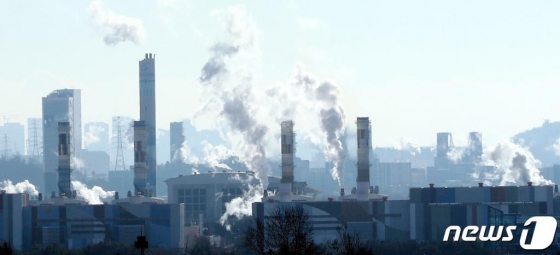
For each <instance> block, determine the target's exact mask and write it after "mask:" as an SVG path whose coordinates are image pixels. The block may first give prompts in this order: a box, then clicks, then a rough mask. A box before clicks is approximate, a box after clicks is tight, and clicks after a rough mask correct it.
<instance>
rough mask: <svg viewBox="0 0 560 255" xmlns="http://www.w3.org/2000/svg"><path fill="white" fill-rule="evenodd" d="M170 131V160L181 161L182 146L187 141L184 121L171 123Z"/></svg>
mask: <svg viewBox="0 0 560 255" xmlns="http://www.w3.org/2000/svg"><path fill="white" fill-rule="evenodd" d="M169 132H170V135H169V137H170V139H169V140H170V141H169V142H170V154H169V155H170V162H178V161H181V147H182V146H183V142H185V135H184V134H183V122H171V124H170V125H169Z"/></svg>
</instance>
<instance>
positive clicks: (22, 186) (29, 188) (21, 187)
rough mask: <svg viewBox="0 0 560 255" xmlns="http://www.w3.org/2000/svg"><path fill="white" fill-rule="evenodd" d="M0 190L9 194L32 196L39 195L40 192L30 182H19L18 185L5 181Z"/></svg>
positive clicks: (0, 184) (0, 185)
mask: <svg viewBox="0 0 560 255" xmlns="http://www.w3.org/2000/svg"><path fill="white" fill-rule="evenodd" d="M0 190H3V191H5V192H6V193H8V194H16V193H27V194H29V195H32V196H38V195H39V191H37V189H36V188H35V185H33V184H31V183H30V182H29V181H28V180H25V181H22V182H18V183H17V184H16V185H14V184H13V183H12V181H10V180H4V181H2V182H1V183H0Z"/></svg>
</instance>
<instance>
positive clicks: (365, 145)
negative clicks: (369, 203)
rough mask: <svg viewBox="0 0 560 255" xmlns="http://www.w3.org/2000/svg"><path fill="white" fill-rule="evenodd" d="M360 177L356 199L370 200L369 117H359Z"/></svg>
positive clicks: (358, 166)
mask: <svg viewBox="0 0 560 255" xmlns="http://www.w3.org/2000/svg"><path fill="white" fill-rule="evenodd" d="M356 124H357V126H358V132H357V141H358V164H357V168H358V178H357V180H356V181H357V184H356V199H357V200H368V198H369V183H370V182H369V181H370V180H369V168H370V164H369V152H370V149H371V122H370V121H369V118H368V117H363V118H358V120H357V121H356Z"/></svg>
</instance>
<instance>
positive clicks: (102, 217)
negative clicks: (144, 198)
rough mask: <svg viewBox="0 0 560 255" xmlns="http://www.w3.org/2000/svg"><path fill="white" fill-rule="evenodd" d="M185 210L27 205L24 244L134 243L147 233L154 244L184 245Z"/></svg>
mask: <svg viewBox="0 0 560 255" xmlns="http://www.w3.org/2000/svg"><path fill="white" fill-rule="evenodd" d="M183 210H184V209H183V206H181V205H179V204H107V205H82V206H72V205H64V206H28V207H24V208H23V246H24V248H25V249H30V248H34V247H36V248H42V247H46V246H48V245H51V244H57V245H60V246H62V247H66V248H69V249H72V248H82V247H85V246H88V245H91V244H96V243H99V242H116V243H130V244H132V243H134V241H135V240H136V237H137V236H140V235H145V236H146V238H147V240H148V242H149V244H150V247H177V248H183V247H184V243H185V240H184V239H185V238H184V228H183V227H182V226H183V225H184V222H183V219H184V217H182V214H183V212H184V211H183Z"/></svg>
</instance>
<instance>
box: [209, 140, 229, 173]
mask: <svg viewBox="0 0 560 255" xmlns="http://www.w3.org/2000/svg"><path fill="white" fill-rule="evenodd" d="M202 145H203V146H204V147H203V151H204V163H205V164H206V165H207V166H209V167H212V168H217V167H219V168H225V169H230V170H231V168H230V167H229V166H228V165H226V164H224V163H222V162H223V161H224V160H226V159H228V158H230V157H232V156H235V154H234V153H233V151H231V150H230V149H228V148H227V147H226V146H224V145H216V146H214V145H212V144H211V143H209V142H208V141H206V140H204V141H202Z"/></svg>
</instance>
